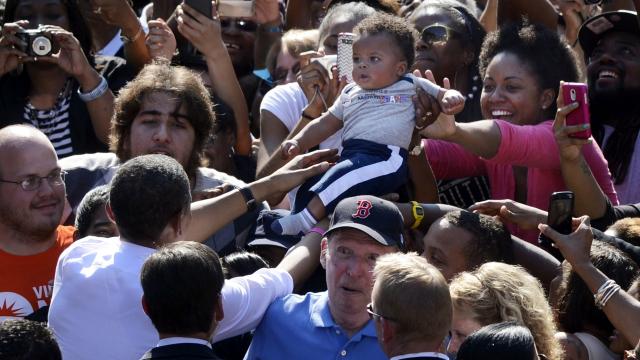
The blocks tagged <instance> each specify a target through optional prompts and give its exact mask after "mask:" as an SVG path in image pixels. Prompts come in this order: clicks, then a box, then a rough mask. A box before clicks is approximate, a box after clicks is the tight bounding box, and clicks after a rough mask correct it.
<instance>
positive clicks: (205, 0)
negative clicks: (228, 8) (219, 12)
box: [184, 0, 213, 18]
mask: <svg viewBox="0 0 640 360" xmlns="http://www.w3.org/2000/svg"><path fill="white" fill-rule="evenodd" d="M184 3H185V4H187V5H189V6H191V7H192V8H194V9H195V10H197V11H198V12H199V13H200V14H202V15H204V16H206V17H208V18H211V12H212V10H213V9H212V5H211V0H185V1H184Z"/></svg>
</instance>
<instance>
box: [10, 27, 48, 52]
mask: <svg viewBox="0 0 640 360" xmlns="http://www.w3.org/2000/svg"><path fill="white" fill-rule="evenodd" d="M16 37H18V38H19V39H20V40H22V41H24V43H25V44H27V45H26V46H25V47H24V48H21V49H20V50H22V51H23V52H24V53H26V54H27V55H28V56H49V55H51V54H53V52H54V50H55V49H54V48H55V47H56V46H55V45H56V44H55V42H54V40H53V37H51V35H49V34H47V33H45V32H44V31H42V30H40V29H28V30H22V31H19V32H17V33H16Z"/></svg>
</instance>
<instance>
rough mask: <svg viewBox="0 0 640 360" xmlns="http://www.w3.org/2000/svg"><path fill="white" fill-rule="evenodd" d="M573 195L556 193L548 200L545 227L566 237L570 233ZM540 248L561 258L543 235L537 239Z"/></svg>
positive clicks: (570, 193) (571, 193)
mask: <svg viewBox="0 0 640 360" xmlns="http://www.w3.org/2000/svg"><path fill="white" fill-rule="evenodd" d="M573 204H574V195H573V192H571V191H558V192H554V193H553V194H551V197H550V199H549V212H548V215H547V225H549V226H550V227H551V228H552V229H553V230H555V231H557V232H559V233H561V234H565V235H568V234H570V233H571V230H572V229H571V222H572V220H573ZM538 242H539V244H540V247H542V248H543V249H545V250H547V251H549V252H550V253H551V255H553V256H555V257H556V258H559V259H560V258H562V255H561V254H560V251H559V250H558V249H556V248H554V247H553V246H552V244H553V242H552V241H551V239H549V238H548V237H546V236H545V235H543V234H540V237H539V238H538Z"/></svg>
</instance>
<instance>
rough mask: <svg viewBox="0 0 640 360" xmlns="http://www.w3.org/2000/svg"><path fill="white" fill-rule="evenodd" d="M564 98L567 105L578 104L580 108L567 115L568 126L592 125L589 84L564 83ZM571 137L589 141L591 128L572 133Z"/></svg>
mask: <svg viewBox="0 0 640 360" xmlns="http://www.w3.org/2000/svg"><path fill="white" fill-rule="evenodd" d="M562 97H563V100H564V103H565V105H569V104H571V103H575V102H577V103H578V108H576V109H575V110H573V111H572V112H570V113H569V114H568V115H567V118H566V123H565V124H566V125H567V126H575V125H588V124H590V121H591V120H590V115H589V96H588V95H587V84H583V83H571V82H566V83H562ZM569 136H570V137H574V138H578V139H588V138H589V137H590V136H591V128H587V129H585V130H582V131H579V132H575V133H572V134H571V135H569Z"/></svg>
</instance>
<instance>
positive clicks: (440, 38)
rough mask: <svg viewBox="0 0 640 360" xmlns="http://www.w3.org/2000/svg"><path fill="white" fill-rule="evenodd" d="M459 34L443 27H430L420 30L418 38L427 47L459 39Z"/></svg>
mask: <svg viewBox="0 0 640 360" xmlns="http://www.w3.org/2000/svg"><path fill="white" fill-rule="evenodd" d="M460 37H461V34H460V33H459V32H457V31H455V30H453V29H451V28H448V27H446V26H444V25H431V26H427V27H426V28H424V29H423V30H422V34H421V35H420V38H421V39H422V41H424V42H425V43H427V44H429V45H433V44H435V43H441V42H442V43H446V42H447V41H449V39H451V38H458V39H459V38H460Z"/></svg>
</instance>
